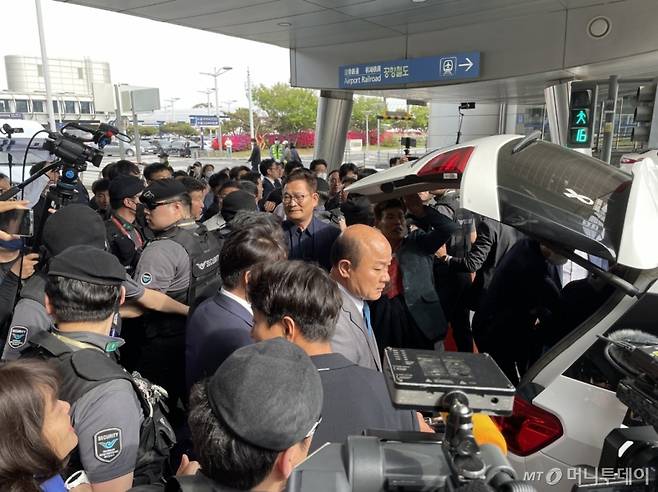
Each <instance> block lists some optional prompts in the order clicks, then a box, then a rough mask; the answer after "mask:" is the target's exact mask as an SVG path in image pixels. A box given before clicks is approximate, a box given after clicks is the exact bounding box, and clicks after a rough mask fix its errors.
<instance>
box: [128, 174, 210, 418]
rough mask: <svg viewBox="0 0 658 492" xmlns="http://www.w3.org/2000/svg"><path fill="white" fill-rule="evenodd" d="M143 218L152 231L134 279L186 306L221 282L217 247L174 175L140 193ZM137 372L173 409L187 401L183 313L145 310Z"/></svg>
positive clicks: (154, 183)
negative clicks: (160, 388)
mask: <svg viewBox="0 0 658 492" xmlns="http://www.w3.org/2000/svg"><path fill="white" fill-rule="evenodd" d="M140 200H141V202H142V203H143V204H144V205H145V207H146V210H145V213H146V221H147V223H148V225H149V227H150V228H151V230H152V231H153V232H154V233H155V234H156V238H155V240H154V241H152V242H151V243H149V245H148V246H147V247H146V248H145V249H144V251H143V252H142V255H141V257H140V259H139V263H138V264H137V268H136V269H135V279H136V280H137V281H138V282H140V283H141V284H142V285H143V286H144V287H148V288H151V289H155V290H158V291H160V292H164V293H166V294H167V295H169V296H171V297H172V298H173V299H176V300H178V301H180V302H182V303H185V304H187V305H192V304H193V303H194V301H195V299H196V297H197V295H200V294H203V293H204V291H206V290H207V289H211V288H213V286H214V287H215V288H216V287H218V286H219V282H220V278H219V272H218V264H219V253H220V245H219V243H218V242H217V240H216V239H215V237H214V236H213V235H212V234H210V233H208V231H207V230H206V228H205V227H204V226H201V225H198V224H197V223H196V222H195V221H194V218H193V217H192V215H191V214H192V211H191V202H192V200H191V198H190V195H189V193H188V192H187V190H186V188H185V186H184V185H183V183H181V182H180V181H178V180H175V179H164V180H159V181H154V182H152V183H151V184H150V185H149V186H148V187H146V189H145V190H144V192H143V193H142V196H141V197H140ZM144 321H145V328H146V329H145V338H146V339H145V341H144V343H143V345H142V354H141V355H140V357H139V360H138V362H137V370H138V371H139V372H140V373H141V374H143V375H144V376H145V377H146V378H148V379H150V380H152V381H153V382H155V383H157V384H160V385H161V386H163V387H164V388H165V389H166V390H167V392H168V393H169V404H170V405H169V406H170V408H171V409H172V410H173V409H175V408H176V406H177V402H178V399H179V398H180V399H181V400H182V401H183V402H184V401H185V399H186V398H185V396H186V393H185V321H186V319H185V317H184V316H171V315H167V316H164V315H162V314H161V313H156V312H149V313H147V315H146V316H145V320H144Z"/></svg>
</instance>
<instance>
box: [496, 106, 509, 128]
mask: <svg viewBox="0 0 658 492" xmlns="http://www.w3.org/2000/svg"><path fill="white" fill-rule="evenodd" d="M505 133H507V103H506V102H501V103H500V109H499V110H498V134H499V135H504V134H505Z"/></svg>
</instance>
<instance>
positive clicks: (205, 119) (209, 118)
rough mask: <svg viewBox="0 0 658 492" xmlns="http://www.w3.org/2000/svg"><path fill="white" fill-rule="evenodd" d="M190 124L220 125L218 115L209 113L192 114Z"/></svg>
mask: <svg viewBox="0 0 658 492" xmlns="http://www.w3.org/2000/svg"><path fill="white" fill-rule="evenodd" d="M190 125H192V126H219V120H218V119H217V116H213V115H209V114H191V115H190Z"/></svg>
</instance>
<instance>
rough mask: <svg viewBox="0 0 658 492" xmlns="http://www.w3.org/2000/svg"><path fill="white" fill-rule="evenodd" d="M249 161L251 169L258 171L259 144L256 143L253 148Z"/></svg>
mask: <svg viewBox="0 0 658 492" xmlns="http://www.w3.org/2000/svg"><path fill="white" fill-rule="evenodd" d="M247 162H250V163H251V169H252V171H254V172H256V173H257V172H258V166H259V165H260V147H259V146H258V145H255V146H254V147H253V148H252V149H251V155H250V156H249V159H248V160H247Z"/></svg>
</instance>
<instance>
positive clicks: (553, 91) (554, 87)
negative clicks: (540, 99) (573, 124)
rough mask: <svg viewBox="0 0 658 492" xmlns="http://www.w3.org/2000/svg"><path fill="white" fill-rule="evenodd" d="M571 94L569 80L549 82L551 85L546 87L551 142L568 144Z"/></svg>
mask: <svg viewBox="0 0 658 492" xmlns="http://www.w3.org/2000/svg"><path fill="white" fill-rule="evenodd" d="M570 95H571V82H570V81H567V80H556V81H553V82H549V85H548V86H547V87H546V88H545V89H544V99H545V100H546V112H547V114H548V126H549V128H550V129H551V142H553V143H555V144H558V145H567V134H568V131H569V97H570Z"/></svg>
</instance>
